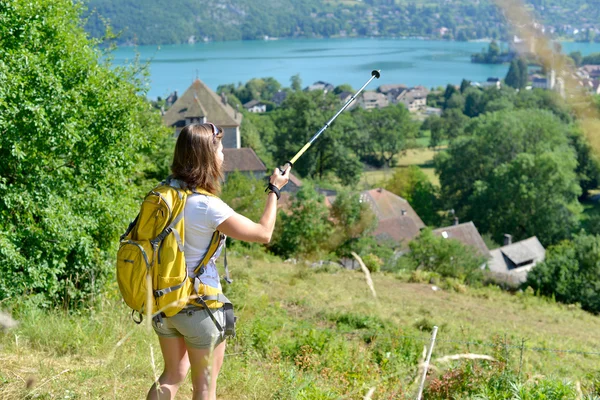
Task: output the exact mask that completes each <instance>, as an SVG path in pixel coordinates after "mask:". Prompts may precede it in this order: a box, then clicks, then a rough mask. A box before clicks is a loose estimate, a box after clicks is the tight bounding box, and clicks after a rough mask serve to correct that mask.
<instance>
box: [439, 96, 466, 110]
mask: <svg viewBox="0 0 600 400" xmlns="http://www.w3.org/2000/svg"><path fill="white" fill-rule="evenodd" d="M448 109H457V110H460V111H461V112H462V111H463V110H464V109H465V97H464V96H463V95H462V94H460V93H454V94H453V95H452V96H451V97H450V98H449V99H448V101H446V104H445V107H444V110H448Z"/></svg>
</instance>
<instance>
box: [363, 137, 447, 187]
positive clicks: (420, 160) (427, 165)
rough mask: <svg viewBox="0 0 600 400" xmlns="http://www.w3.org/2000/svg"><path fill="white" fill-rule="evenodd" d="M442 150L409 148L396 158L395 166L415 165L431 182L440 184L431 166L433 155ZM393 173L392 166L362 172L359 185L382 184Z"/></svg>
mask: <svg viewBox="0 0 600 400" xmlns="http://www.w3.org/2000/svg"><path fill="white" fill-rule="evenodd" d="M441 150H443V147H442V148H441V149H440V150H431V149H428V148H419V149H411V150H408V151H407V152H406V154H404V155H400V156H398V157H397V158H396V164H397V165H398V167H397V168H406V167H408V166H411V165H416V166H418V167H419V168H421V170H422V171H423V172H424V173H425V175H427V177H428V178H429V180H430V181H431V183H433V184H434V185H436V186H439V185H440V180H439V177H438V176H437V175H436V174H435V169H434V167H433V157H434V156H435V155H436V154H437V153H438V152H439V151H441ZM393 174H394V168H382V169H378V170H372V171H365V172H363V174H362V176H361V179H360V182H359V185H360V187H364V188H374V187H377V186H382V184H383V182H385V181H386V180H388V179H390V178H391V176H392V175H393Z"/></svg>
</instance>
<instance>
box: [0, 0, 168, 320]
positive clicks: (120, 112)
mask: <svg viewBox="0 0 600 400" xmlns="http://www.w3.org/2000/svg"><path fill="white" fill-rule="evenodd" d="M81 7H82V5H81V3H79V2H75V3H74V2H72V1H70V0H39V1H35V2H20V1H9V2H3V4H2V7H0V20H2V24H0V60H1V62H0V99H2V100H1V101H0V116H1V117H0V132H2V134H1V135H0V158H1V159H2V163H1V165H0V270H2V271H3V273H2V274H1V276H0V298H3V299H4V298H13V299H14V298H24V297H25V298H28V299H31V300H32V301H35V302H36V303H37V304H38V305H40V306H45V307H50V306H53V305H61V306H63V307H65V308H70V307H77V306H81V305H83V304H85V303H87V302H89V301H91V300H92V299H93V298H94V296H95V295H97V294H98V293H100V291H101V289H102V288H103V287H104V285H105V283H106V282H107V281H108V278H109V277H110V275H111V271H112V269H113V262H112V258H113V256H114V251H115V246H116V244H117V243H118V235H119V234H120V233H122V231H124V230H125V228H126V227H127V223H128V220H129V219H132V217H133V216H134V215H135V211H136V207H137V204H136V203H137V201H136V200H135V197H136V196H138V195H139V193H138V192H139V189H138V188H136V187H135V185H132V181H134V180H135V178H136V171H140V170H141V169H143V168H144V167H146V166H147V164H144V161H143V160H142V159H143V154H144V153H146V154H148V153H151V152H152V151H153V150H154V149H156V143H157V141H158V139H159V137H160V136H161V133H163V134H164V131H162V130H163V129H165V128H163V127H162V123H161V121H160V116H159V115H158V113H156V112H155V111H153V110H152V106H151V105H150V104H149V103H148V102H146V100H145V99H144V98H143V97H142V96H139V95H138V93H141V94H143V93H144V89H143V82H142V81H140V80H139V79H138V78H137V77H136V76H137V74H138V72H136V71H134V68H112V67H111V65H110V63H109V61H106V60H108V59H109V57H106V56H107V55H108V54H102V53H101V52H100V51H99V50H98V49H97V45H98V44H99V42H97V41H91V40H90V39H88V37H87V34H86V33H85V32H84V30H83V28H82V26H81V24H82V23H81V18H80V12H81V9H82V8H81ZM159 169H160V168H159Z"/></svg>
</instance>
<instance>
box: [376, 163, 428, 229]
mask: <svg viewBox="0 0 600 400" xmlns="http://www.w3.org/2000/svg"><path fill="white" fill-rule="evenodd" d="M384 188H385V189H386V190H389V191H390V192H392V193H394V194H397V195H398V196H400V197H403V198H404V199H406V201H408V202H409V204H410V205H411V206H412V208H413V209H414V210H415V212H416V213H417V214H418V215H419V217H421V219H422V220H423V222H424V223H425V224H426V225H437V224H438V223H439V222H440V217H439V215H438V213H437V210H438V208H439V201H438V198H437V190H436V188H435V186H433V184H432V183H431V182H430V181H429V178H428V177H427V175H425V173H424V172H423V171H422V170H421V168H419V167H417V166H416V165H411V166H410V167H408V168H397V169H396V170H395V171H394V174H393V175H392V176H391V177H390V179H389V180H388V181H386V182H385V184H384Z"/></svg>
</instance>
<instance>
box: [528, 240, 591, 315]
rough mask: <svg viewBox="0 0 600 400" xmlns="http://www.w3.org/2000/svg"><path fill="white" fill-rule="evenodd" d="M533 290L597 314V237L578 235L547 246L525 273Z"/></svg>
mask: <svg viewBox="0 0 600 400" xmlns="http://www.w3.org/2000/svg"><path fill="white" fill-rule="evenodd" d="M526 285H528V286H531V287H532V288H533V290H534V291H535V292H536V293H539V294H541V295H544V296H549V297H553V298H555V299H556V300H557V301H560V302H562V303H567V304H575V303H580V304H581V308H583V309H584V310H587V311H590V312H593V313H596V314H599V313H600V236H598V235H596V236H594V235H586V234H583V233H582V234H579V235H576V236H575V237H574V238H573V240H572V241H563V242H561V243H560V244H558V245H556V246H553V247H550V248H549V249H548V251H547V252H546V259H545V261H544V262H542V263H539V264H537V265H536V266H535V268H533V269H532V270H531V271H530V272H529V274H528V275H527V282H526Z"/></svg>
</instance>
